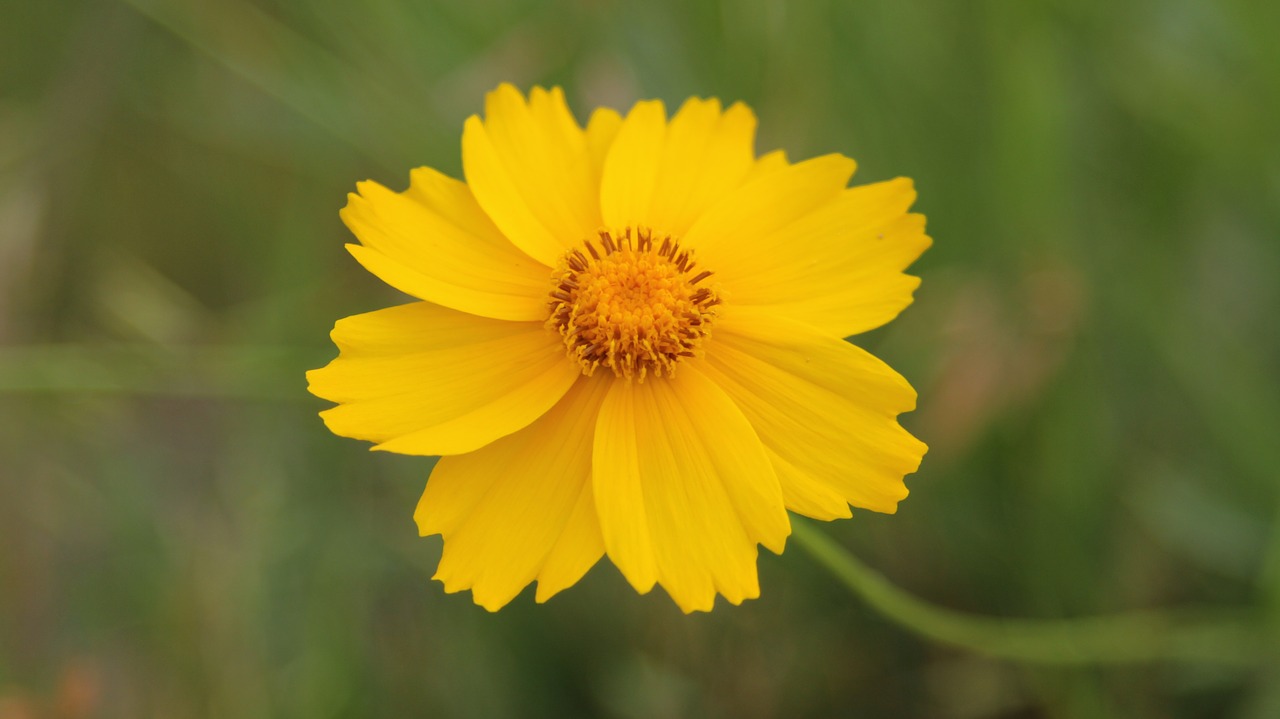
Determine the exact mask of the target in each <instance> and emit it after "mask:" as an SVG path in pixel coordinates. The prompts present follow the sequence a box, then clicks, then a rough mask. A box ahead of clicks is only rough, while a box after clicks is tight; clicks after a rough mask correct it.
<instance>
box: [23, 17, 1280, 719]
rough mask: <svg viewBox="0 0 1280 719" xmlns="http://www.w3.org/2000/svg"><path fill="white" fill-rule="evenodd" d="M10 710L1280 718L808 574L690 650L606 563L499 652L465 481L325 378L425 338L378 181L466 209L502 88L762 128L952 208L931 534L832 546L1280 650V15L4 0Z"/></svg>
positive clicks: (704, 629)
mask: <svg viewBox="0 0 1280 719" xmlns="http://www.w3.org/2000/svg"><path fill="white" fill-rule="evenodd" d="M0 18H3V20H2V21H0V718H2V719H15V718H17V717H66V718H71V717H166V718H167V717H308V718H316V717H382V716H431V717H464V718H465V717H503V716H510V717H578V716H582V717H594V716H599V717H617V718H619V719H630V718H633V717H634V718H639V717H734V718H737V717H743V718H753V717H784V716H785V717H830V716H863V717H939V718H941V719H969V718H978V717H1103V718H1105V717H1126V718H1128V717H1139V718H1145V717H1225V716H1232V717H1237V716H1238V717H1247V718H1250V719H1272V718H1274V717H1280V651H1277V652H1272V653H1271V654H1270V656H1269V657H1268V658H1264V660H1263V661H1260V662H1258V663H1257V664H1256V665H1248V666H1217V665H1213V664H1207V663H1206V664H1199V663H1156V664H1145V665H1132V666H1119V667H1116V666H1112V667H1095V668H1060V667H1044V666H1025V665H1019V664H1015V663H1011V662H1007V661H1000V660H993V659H988V658H983V657H981V656H976V655H974V654H970V653H967V652H963V651H960V650H957V649H953V648H948V647H945V646H938V645H935V644H932V643H929V642H927V641H923V640H920V639H918V638H916V637H915V636H913V635H912V634H910V633H908V632H906V631H904V630H903V629H901V628H899V627H897V626H895V625H893V624H890V623H888V622H886V621H885V620H884V619H882V618H881V617H879V616H878V615H876V614H875V613H873V612H871V611H870V610H868V609H867V608H866V607H865V606H863V605H862V604H861V602H860V601H859V600H857V599H856V598H855V597H853V596H851V595H850V594H848V593H847V592H846V591H845V590H843V589H842V588H840V587H839V586H838V585H837V584H836V582H835V581H834V580H833V579H832V578H831V577H830V576H829V575H827V574H826V573H824V572H823V570H822V569H821V568H820V567H819V566H818V565H816V564H815V563H814V561H813V559H812V558H811V557H809V556H808V555H806V554H805V553H804V552H803V551H802V550H801V549H800V548H799V547H794V546H793V547H791V548H790V550H789V551H788V552H787V553H786V554H785V555H783V556H782V557H776V556H773V555H771V554H768V553H767V552H766V553H764V554H763V556H762V558H761V563H760V564H761V574H762V586H763V595H762V597H761V598H760V599H759V600H757V601H752V602H748V603H746V604H745V605H744V606H742V607H738V608H733V607H728V606H724V605H721V606H720V607H719V608H717V609H716V610H715V611H714V612H713V613H711V614H709V615H695V616H691V617H686V616H683V615H682V614H680V612H679V611H678V610H677V609H676V608H675V606H674V605H673V604H672V602H671V601H670V600H668V599H667V598H666V597H665V596H663V595H662V593H661V592H654V593H653V594H651V595H649V596H643V597H641V596H637V595H636V594H635V593H634V592H633V591H632V590H631V589H630V588H629V587H628V586H627V585H626V584H625V582H624V581H623V580H622V579H621V578H620V576H619V575H618V573H617V571H616V570H615V569H614V568H613V567H612V566H610V565H608V564H602V565H600V566H598V567H597V568H596V569H595V570H593V571H592V572H591V574H589V575H588V577H587V579H586V580H585V581H583V582H582V583H581V584H580V585H579V586H577V587H575V588H573V589H571V590H569V591H567V592H565V593H564V594H562V595H560V596H558V597H556V598H555V599H554V600H552V601H551V602H550V603H549V604H547V605H544V606H537V605H535V604H534V603H533V601H532V593H531V592H526V593H525V594H524V595H522V596H521V597H519V598H518V599H517V600H516V601H515V602H513V603H512V605H510V606H509V607H508V608H506V609H504V610H502V612H500V613H498V614H496V615H490V614H489V613H487V612H485V611H484V610H482V609H480V608H478V607H475V606H473V605H472V603H471V600H470V596H469V595H466V594H462V595H445V594H444V593H443V592H442V590H441V587H440V586H439V584H437V583H433V582H431V581H430V576H431V573H432V571H433V570H434V566H435V563H436V560H437V558H438V556H439V551H440V545H439V539H438V538H432V539H419V538H418V537H417V532H416V529H415V527H414V525H413V522H412V519H411V516H412V511H413V507H414V504H415V502H416V500H417V498H418V495H419V493H420V491H421V489H422V484H423V481H424V479H425V477H426V476H427V473H428V470H429V466H430V461H429V460H424V459H422V458H412V457H396V456H388V455H385V454H376V455H371V454H369V453H368V452H367V451H366V445H364V444H363V443H360V442H355V441H352V440H345V439H340V438H337V437H334V436H332V435H330V434H329V433H328V432H327V431H326V430H325V429H324V427H323V425H322V424H321V422H320V420H319V419H317V418H316V416H315V414H316V412H317V411H319V410H320V409H321V408H323V407H324V406H326V403H324V402H321V401H320V400H317V399H315V398H313V397H311V396H309V395H308V394H307V393H306V391H305V381H304V379H303V371H304V370H305V369H308V368H311V367H317V366H320V365H321V364H323V363H324V362H326V361H327V360H328V359H329V358H330V357H331V356H333V354H334V353H335V351H334V349H333V348H332V347H331V346H330V345H329V343H328V339H327V333H328V331H329V329H330V327H331V326H332V323H333V322H334V321H335V320H336V319H337V318H339V317H342V316H345V315H349V314H354V313H357V312H363V311H368V310H372V309H376V308H379V307H383V306H386V305H389V304H396V303H399V302H402V301H404V298H402V297H399V296H397V295H396V293H395V292H394V291H392V290H389V289H388V288H386V287H384V286H383V285H382V284H381V283H380V282H379V281H377V280H376V279H375V278H373V277H372V276H369V275H367V274H366V273H365V272H364V271H363V270H361V269H360V268H359V267H358V266H357V265H356V263H355V262H354V261H352V260H351V258H350V257H349V256H348V255H347V254H346V253H345V252H344V251H343V250H342V243H343V242H345V241H347V240H348V239H349V236H348V233H347V231H346V230H345V228H344V227H343V226H342V225H341V223H340V222H339V220H338V216H337V211H338V209H339V207H341V206H342V204H343V203H344V201H345V199H344V198H345V193H346V192H348V191H349V190H351V189H352V188H353V186H354V183H355V182H356V181H358V180H362V179H365V178H374V179H377V180H379V181H381V182H384V183H386V184H388V185H391V186H392V187H395V188H402V187H404V186H405V185H406V184H407V182H408V171H409V169H410V168H412V167H415V166H418V165H431V166H434V167H437V168H440V169H442V170H445V171H446V172H449V173H451V174H454V175H457V174H458V173H459V171H460V159H459V137H460V132H461V126H462V122H463V120H464V119H465V118H466V117H467V116H468V115H469V114H471V113H474V112H477V111H479V110H480V108H481V103H482V96H483V93H484V92H485V91H486V90H488V89H490V88H492V87H493V86H494V85H496V84H497V83H498V82H499V81H503V80H509V81H512V82H515V83H517V84H518V85H520V86H521V87H524V88H527V87H528V86H529V85H531V84H534V83H542V84H561V85H563V86H564V87H565V88H566V90H567V92H568V95H569V97H570V99H571V102H572V103H573V105H574V107H575V109H576V111H577V112H578V115H579V118H580V119H585V117H586V115H587V113H588V111H589V109H590V108H592V107H594V106H596V105H600V104H608V105H613V106H615V107H620V108H625V107H627V106H629V104H630V103H631V102H632V101H634V100H635V99H638V98H645V97H659V98H662V99H664V100H666V101H667V102H668V103H669V105H675V104H678V103H679V102H680V101H681V100H682V99H683V98H684V97H686V96H689V95H716V96H719V97H721V98H723V99H725V100H744V101H746V102H748V103H749V104H751V105H752V106H753V107H755V108H756V110H757V111H758V113H759V115H760V119H761V122H760V142H759V149H760V150H761V151H764V150H768V149H772V148H775V147H783V148H786V149H787V150H788V151H789V154H790V156H791V157H793V158H802V157H806V156H811V155H814V154H820V153H824V152H829V151H839V152H843V153H845V154H848V155H851V156H853V157H856V158H857V159H858V160H859V162H860V163H861V167H860V171H859V176H858V178H855V179H856V180H861V181H875V180H882V179H887V178H890V177H893V176H896V175H907V176H911V177H913V178H915V180H916V182H917V185H918V187H919V189H920V201H919V204H918V207H919V209H920V210H921V211H922V212H924V213H926V214H927V215H928V216H929V219H930V230H931V233H930V234H932V235H933V236H934V238H935V240H936V244H935V246H934V248H933V249H932V250H930V251H929V252H928V253H927V254H926V256H925V257H924V258H923V260H921V261H920V262H919V263H918V264H917V265H916V266H915V271H916V273H917V274H920V275H922V276H923V277H924V284H923V286H922V287H921V289H920V291H919V293H918V295H917V297H918V299H917V303H916V304H915V306H913V307H912V308H911V309H910V310H908V312H907V313H906V314H905V315H904V316H903V317H901V318H900V319H899V320H898V321H896V322H894V323H893V324H892V325H890V326H889V327H887V328H884V329H881V330H878V331H876V332H874V333H871V334H870V335H866V336H864V337H861V338H859V339H858V342H859V343H860V344H863V345H864V346H866V347H868V348H869V349H872V350H873V351H875V352H876V353H877V354H879V355H880V356H881V357H883V358H885V359H886V360H887V361H889V362H890V364H892V365H893V366H894V367H896V368H898V369H899V370H901V371H902V372H903V373H904V374H905V375H906V376H907V377H908V378H909V379H911V380H912V382H913V383H914V384H915V385H916V387H917V388H918V389H919V391H920V395H921V401H920V409H919V411H917V412H915V413H913V414H911V415H908V416H906V417H904V423H905V424H906V425H907V426H908V427H909V428H911V429H913V430H914V431H915V432H916V433H917V434H918V435H919V436H921V437H922V438H923V439H925V440H926V441H927V442H928V443H929V444H930V445H931V451H930V453H929V455H928V456H927V457H926V458H925V462H924V465H923V466H922V468H921V470H920V472H919V473H918V474H917V475H915V476H913V477H912V478H910V479H909V481H908V484H909V486H910V487H911V488H912V490H913V493H912V497H911V498H910V499H909V500H907V501H906V502H905V503H904V504H903V505H902V508H901V511H900V512H899V514H898V515H897V516H893V517H887V516H880V515H874V514H870V513H866V512H859V513H857V514H856V515H855V519H854V520H852V521H848V522H842V523H837V524H834V525H824V526H823V527H821V529H822V530H824V531H827V532H829V533H830V534H831V535H832V536H834V537H836V538H837V539H839V541H840V542H842V543H843V544H845V545H846V546H849V547H851V548H853V549H854V551H856V552H857V553H858V554H859V555H860V556H861V557H863V558H864V559H865V560H866V561H868V562H869V563H870V564H872V565H873V566H875V567H877V568H879V569H880V570H882V571H883V572H884V573H885V574H886V575H887V576H889V577H890V578H892V579H893V580H894V581H895V582H896V583H898V584H900V585H902V586H903V587H906V588H907V589H909V590H910V591H912V592H914V593H916V594H918V595H920V596H922V597H926V598H928V599H930V600H931V601H934V602H937V603H939V604H942V605H945V606H949V607H953V608H957V609H962V610H969V611H974V612H980V613H984V614H991V615H996V616H1009V617H1014V616H1028V617H1044V618H1055V617H1067V616H1080V615H1089V614H1097V613H1103V612H1109V611H1116V610H1122V609H1129V608H1145V607H1163V606H1185V605H1194V606H1201V607H1225V608H1233V607H1235V608H1241V609H1242V610H1245V611H1247V612H1248V613H1249V616H1250V617H1252V619H1251V621H1253V622H1255V623H1256V627H1257V632H1258V634H1259V635H1261V636H1263V637H1264V638H1265V641H1267V642H1269V643H1270V644H1271V645H1272V646H1278V647H1280V531H1277V529H1278V527H1280V525H1277V522H1276V518H1277V510H1278V509H1280V491H1278V489H1280V483H1278V482H1277V479H1280V329H1278V328H1280V322H1278V321H1277V311H1278V310H1280V282H1278V281H1277V278H1280V130H1277V128H1280V42H1277V41H1276V38H1277V36H1278V34H1280V5H1277V4H1274V3H1261V2H1253V1H1246V0H1219V1H1216V2H1210V1H1206V0H1105V1H1104V0H1070V1H1068V0H1057V1H1053V2H1043V3H1032V2H1023V1H1021V0H974V1H970V2H944V1H942V0H935V1H930V2H900V1H899V0H870V1H867V2H856V3H853V2H847V3H846V2H834V1H832V0H811V1H807V2H793V3H783V2H777V1H766V0H756V1H754V2H742V3H734V2H689V1H688V0H650V2H646V3H633V4H625V5H624V4H621V3H615V2H607V1H605V0H594V1H589V0H556V1H553V2H535V1H534V0H477V1H473V2H455V3H441V2H418V3H410V2H399V1H397V0H372V1H370V2H364V3H352V2H337V1H335V0H318V1H313V2H300V1H299V2H289V1H288V0H216V1H215V0H203V1H192V0H125V1H124V2H119V1H115V0H56V1H55V2H45V3H38V2H37V3H33V2H19V1H18V0H0Z"/></svg>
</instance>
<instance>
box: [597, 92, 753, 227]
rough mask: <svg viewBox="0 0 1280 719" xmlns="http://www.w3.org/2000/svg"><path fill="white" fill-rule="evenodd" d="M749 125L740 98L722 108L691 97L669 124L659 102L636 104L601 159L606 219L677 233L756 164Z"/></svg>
mask: <svg viewBox="0 0 1280 719" xmlns="http://www.w3.org/2000/svg"><path fill="white" fill-rule="evenodd" d="M755 129H756V118H755V115H754V114H753V113H752V112H751V110H750V109H748V108H747V107H746V106H745V105H743V104H741V103H735V104H734V105H732V106H731V107H729V109H728V110H724V111H721V108H720V101H719V100H716V99H714V98H713V99H710V100H701V99H698V98H690V99H689V100H688V101H686V102H685V103H684V105H683V106H682V107H681V108H680V110H679V112H677V113H676V114H675V116H674V117H672V118H671V122H670V124H667V123H666V120H665V118H664V114H663V110H662V104H661V103H659V102H641V103H637V105H636V106H635V108H634V109H632V111H631V113H630V114H629V115H628V116H627V120H626V122H625V123H624V125H623V129H622V131H621V132H620V133H619V135H618V142H616V143H615V144H614V148H613V156H611V158H610V159H609V160H608V161H607V163H606V170H605V177H604V180H603V181H602V185H601V204H602V207H603V208H604V218H605V222H606V223H607V224H608V225H610V226H611V227H623V226H635V225H645V226H648V227H652V228H654V229H655V230H657V231H658V232H660V233H664V234H665V233H670V234H674V235H677V236H680V235H683V234H684V232H685V231H686V230H688V229H689V227H690V225H692V224H693V221H694V220H696V219H697V218H698V217H699V216H700V215H701V214H702V213H703V212H705V211H706V210H707V208H709V207H711V206H712V205H713V204H715V203H716V202H718V201H720V200H721V199H723V198H724V197H725V196H726V195H728V194H729V192H730V191H732V190H733V189H734V188H736V187H737V186H738V185H740V184H742V181H743V178H744V177H746V175H747V173H748V172H749V171H750V170H751V169H752V167H753V166H754V165H755V157H754V152H753V144H754V142H755Z"/></svg>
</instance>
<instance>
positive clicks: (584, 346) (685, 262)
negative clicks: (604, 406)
mask: <svg viewBox="0 0 1280 719" xmlns="http://www.w3.org/2000/svg"><path fill="white" fill-rule="evenodd" d="M597 244H598V245H599V246H597ZM710 276H711V272H710V271H708V270H703V271H701V272H698V273H697V274H694V262H693V256H692V254H691V253H690V251H689V250H684V249H681V248H680V243H679V242H678V241H677V240H675V239H673V238H672V237H671V236H669V235H668V236H663V237H658V236H655V235H654V234H653V233H652V232H651V231H650V230H649V229H648V228H639V229H637V230H636V231H635V232H634V233H633V232H632V229H631V228H630V227H628V228H626V229H625V230H623V231H622V232H621V233H616V234H611V233H610V232H608V231H604V230H601V231H600V236H599V240H598V241H595V242H593V241H592V240H584V241H583V243H582V247H581V248H580V249H575V250H571V251H569V252H568V253H566V254H565V255H564V257H563V258H562V259H561V261H560V266H559V267H558V268H557V270H556V272H555V274H554V275H553V276H552V282H551V286H552V289H551V303H550V305H551V316H550V317H548V318H547V326H548V327H551V328H553V329H555V330H556V331H558V332H559V333H560V336H561V337H563V338H564V344H565V347H567V348H568V350H569V357H570V358H571V359H575V360H577V361H578V362H579V363H580V364H581V365H582V373H583V374H585V375H588V376H590V375H591V374H593V373H594V372H595V371H596V368H598V367H601V366H603V367H607V368H609V369H611V370H613V373H614V374H615V375H617V376H618V377H625V378H627V379H628V380H630V379H632V378H635V379H637V380H639V381H644V378H645V375H647V374H650V373H652V374H655V375H657V376H659V377H661V376H663V375H666V376H668V377H669V376H671V375H672V374H673V373H674V372H675V368H676V365H678V364H679V363H680V361H681V360H683V359H684V358H685V357H693V356H694V355H695V353H696V352H697V351H698V346H699V344H701V342H702V338H703V337H706V336H707V334H708V333H709V331H710V324H711V320H712V319H713V318H714V317H715V313H714V311H713V308H714V307H715V306H716V305H718V304H720V298H719V296H718V295H717V293H716V289H715V287H713V286H708V285H710V283H706V282H705V280H706V279H707V278H708V277H710ZM699 283H703V285H704V286H698V285H699Z"/></svg>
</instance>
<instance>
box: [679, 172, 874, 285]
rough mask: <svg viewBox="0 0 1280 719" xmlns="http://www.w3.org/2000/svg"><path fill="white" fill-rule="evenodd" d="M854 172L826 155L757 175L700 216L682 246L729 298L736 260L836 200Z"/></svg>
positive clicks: (755, 250)
mask: <svg viewBox="0 0 1280 719" xmlns="http://www.w3.org/2000/svg"><path fill="white" fill-rule="evenodd" d="M770 164H771V165H775V163H774V162H772V161H771V162H770ZM775 167H776V165H775ZM854 168H855V164H854V162H853V160H850V159H849V158H847V157H844V156H842V155H824V156H822V157H815V158H813V159H811V160H805V161H804V162H800V163H796V164H794V165H786V166H783V167H777V168H776V169H772V171H768V170H766V171H763V172H760V173H758V174H756V177H755V179H754V180H752V181H750V182H748V183H746V184H744V185H742V186H740V187H738V188H737V189H736V190H734V191H733V192H731V193H730V194H729V195H728V196H727V197H725V198H723V199H722V200H721V201H720V202H718V203H716V204H715V205H714V206H713V207H711V209H709V210H707V211H706V212H705V213H703V214H702V216H701V217H699V218H698V221H697V222H695V223H694V224H693V227H691V228H690V229H689V231H688V232H687V233H686V234H685V235H684V244H685V245H686V246H687V247H691V248H693V249H694V250H695V252H697V254H698V257H699V260H700V263H701V264H702V265H703V266H704V267H709V268H712V269H714V270H715V271H716V273H717V274H718V275H719V279H720V282H721V283H722V284H723V285H724V286H725V287H726V288H727V289H728V290H729V291H731V292H732V291H733V289H734V288H733V287H732V285H731V284H730V283H729V278H730V274H728V273H731V272H733V271H734V270H736V269H737V268H736V259H735V258H736V257H737V256H738V255H739V254H741V253H744V252H746V253H751V254H753V255H754V254H756V253H758V252H760V251H761V250H760V249H759V248H760V246H761V243H762V242H765V241H767V239H768V237H769V236H770V235H771V234H772V233H774V232H776V231H777V230H779V229H781V228H783V227H786V226H787V225H789V224H791V223H792V222H794V221H796V220H798V219H800V218H801V217H804V216H805V215H807V214H809V213H810V212H812V211H814V210H815V209H817V208H819V207H821V206H823V205H825V204H826V203H827V202H829V201H831V200H832V199H833V198H835V197H836V196H837V195H838V194H840V192H841V191H842V190H844V188H845V185H846V184H848V182H849V178H850V177H851V176H852V175H853V171H854ZM770 247H772V245H770ZM795 249H798V248H792V251H794V250H795Z"/></svg>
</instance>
